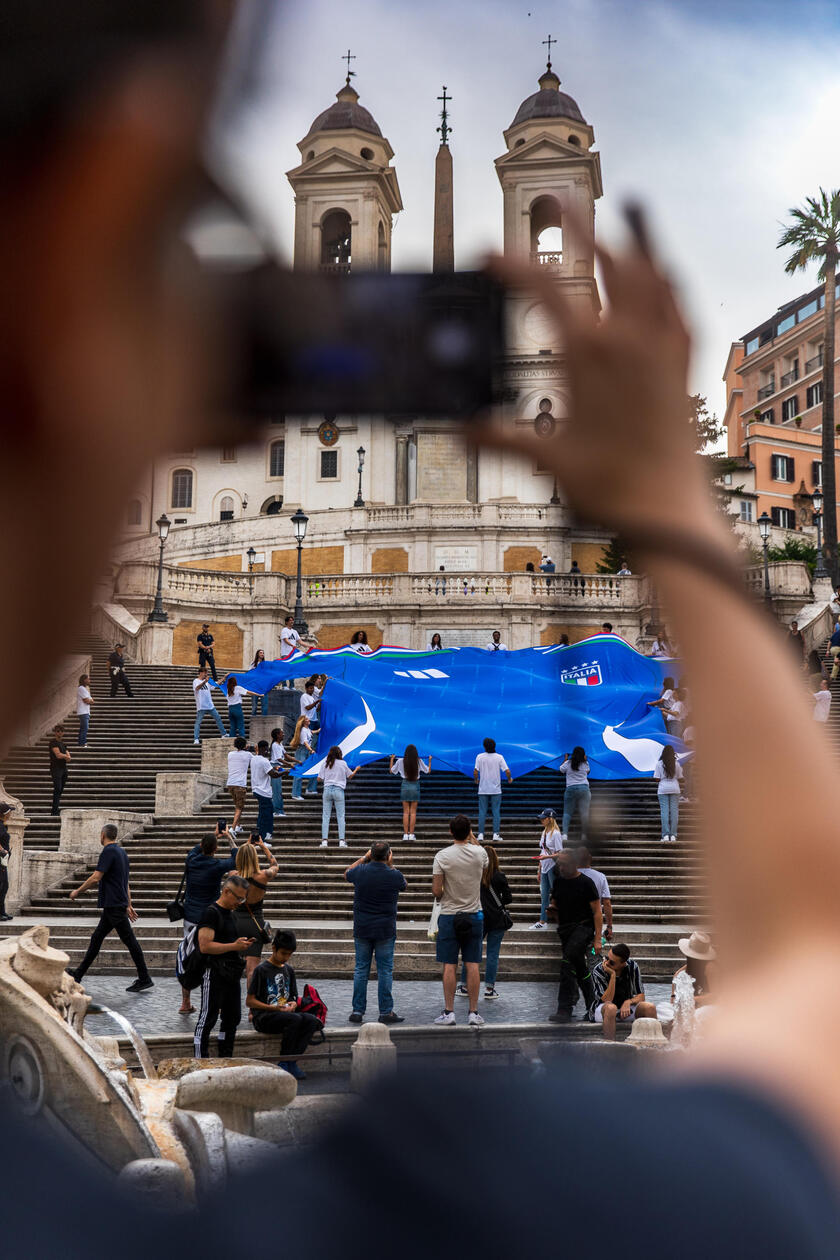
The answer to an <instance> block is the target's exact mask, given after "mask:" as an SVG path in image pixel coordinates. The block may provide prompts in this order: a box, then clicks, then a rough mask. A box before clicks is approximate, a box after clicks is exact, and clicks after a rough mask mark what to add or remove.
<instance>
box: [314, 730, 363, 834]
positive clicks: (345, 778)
mask: <svg viewBox="0 0 840 1260" xmlns="http://www.w3.org/2000/svg"><path fill="white" fill-rule="evenodd" d="M356 773H358V766H357V767H356V769H355V770H351V769H350V767H349V766H348V764H347V762H346V761H345V760H344V754H343V753H342V751H341V749H340V748H339V747H338V745H337V744H333V746H332V748H331V749H330V751H329V752H328V753H327V759H326V761H325V762H324V768H323V770H322V771H321V773H320V774H319V775H318V778H319V779H322V780H323V782H324V807H323V809H322V810H321V837H322V839H321V848H322V849H326V847H327V844H328V843H329V834H330V818H331V817H332V812H333V806H335V821H336V823H337V824H338V847H339V849H346V848H347V841H346V840H345V839H344V789H345V788H346V786H347V784H348V783H349V782H350V780H351V779H352V778H353V775H354V774H356Z"/></svg>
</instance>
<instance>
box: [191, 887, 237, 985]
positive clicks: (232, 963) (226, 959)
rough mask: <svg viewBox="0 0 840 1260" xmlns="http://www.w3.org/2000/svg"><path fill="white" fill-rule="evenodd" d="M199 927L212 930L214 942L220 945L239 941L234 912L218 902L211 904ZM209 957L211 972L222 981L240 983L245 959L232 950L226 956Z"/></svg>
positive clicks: (213, 955) (209, 955)
mask: <svg viewBox="0 0 840 1260" xmlns="http://www.w3.org/2000/svg"><path fill="white" fill-rule="evenodd" d="M198 926H199V930H200V929H201V928H203V927H206V928H212V929H213V940H214V941H218V942H219V944H220V945H229V944H230V942H231V941H236V940H238V939H239V935H240V934H239V932H238V931H237V930H236V920H235V919H234V917H233V911H232V910H225V909H224V908H223V907H222V906H220V905H219V903H218V902H217V901H213V902H211V904H210V905H209V906H208V907H207V909H206V910H205V911H204V913H203V914H202V916H201V918H200V919H199V920H198ZM207 957H208V958H209V959H210V968H211V970H212V971H215V973H216V975H217V976H219V977H220V978H221V979H224V980H236V981H237V982H238V981H239V977H240V976H241V975H242V972H243V971H244V970H245V959H244V958H243V957H242V955H241V954H238V953H236V952H235V951H234V950H232V949H231V950H228V952H227V953H225V954H208V955H207Z"/></svg>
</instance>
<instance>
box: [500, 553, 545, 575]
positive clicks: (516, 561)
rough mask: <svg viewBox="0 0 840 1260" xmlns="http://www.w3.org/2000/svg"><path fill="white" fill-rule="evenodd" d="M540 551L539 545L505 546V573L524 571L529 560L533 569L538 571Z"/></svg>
mask: <svg viewBox="0 0 840 1260" xmlns="http://www.w3.org/2000/svg"><path fill="white" fill-rule="evenodd" d="M541 560H542V553H541V551H540V549H539V547H506V548H505V555H504V566H505V573H524V572H525V565H526V564H528V562H529V561H530V563H531V564H533V566H534V570H535V571H536V572H537V573H539V570H540V561H541Z"/></svg>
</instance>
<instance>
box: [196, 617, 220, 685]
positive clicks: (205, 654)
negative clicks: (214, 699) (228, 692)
mask: <svg viewBox="0 0 840 1260" xmlns="http://www.w3.org/2000/svg"><path fill="white" fill-rule="evenodd" d="M195 639H196V643H197V644H198V668H199V669H204V667H205V665H206V666H208V667H209V669H210V673H211V674H212V675H213V682H218V681H219V676H218V674H217V673H216V658H215V656H214V655H213V644H214V643H215V642H216V640H215V639H214V638H213V636H212V634H211V633H210V622H209V621H204V622H202V624H201V634H197V635H196V636H195Z"/></svg>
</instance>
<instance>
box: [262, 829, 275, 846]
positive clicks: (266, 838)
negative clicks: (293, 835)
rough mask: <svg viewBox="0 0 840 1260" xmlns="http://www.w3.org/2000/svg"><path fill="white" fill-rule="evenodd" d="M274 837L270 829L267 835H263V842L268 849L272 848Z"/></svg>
mask: <svg viewBox="0 0 840 1260" xmlns="http://www.w3.org/2000/svg"><path fill="white" fill-rule="evenodd" d="M273 839H274V836H273V835H272V834H271V832H270V831H269V833H268V835H267V836H263V844H264V845H265V847H266V848H267V849H270V848H271V842H272V840H273Z"/></svg>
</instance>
